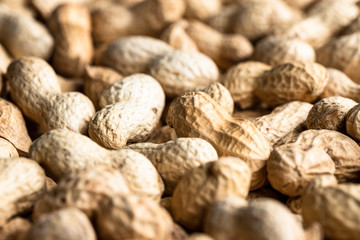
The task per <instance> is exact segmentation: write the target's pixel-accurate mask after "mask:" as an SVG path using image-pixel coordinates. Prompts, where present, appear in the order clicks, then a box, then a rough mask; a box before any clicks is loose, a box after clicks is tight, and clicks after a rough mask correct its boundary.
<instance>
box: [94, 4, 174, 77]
mask: <svg viewBox="0 0 360 240" xmlns="http://www.w3.org/2000/svg"><path fill="white" fill-rule="evenodd" d="M148 1H149V0H148ZM151 1H152V0H151ZM171 51H173V48H172V47H170V46H169V45H168V44H166V43H165V42H163V41H160V40H158V39H155V38H150V37H145V36H134V37H124V38H121V39H118V40H116V41H114V42H112V43H111V44H109V45H108V46H107V47H106V48H105V49H104V51H103V52H102V53H100V57H99V59H100V60H99V61H100V64H101V65H104V66H107V67H111V68H113V69H115V70H117V71H118V72H119V73H121V74H123V75H125V76H127V75H131V74H134V73H142V72H147V71H148V70H149V65H150V62H151V61H152V60H153V59H154V58H156V57H157V56H159V55H161V54H164V53H167V52H171Z"/></svg>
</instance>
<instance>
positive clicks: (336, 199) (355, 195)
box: [302, 184, 360, 239]
mask: <svg viewBox="0 0 360 240" xmlns="http://www.w3.org/2000/svg"><path fill="white" fill-rule="evenodd" d="M302 199H303V200H302V202H303V207H302V216H303V218H304V222H305V224H310V223H313V222H315V221H316V222H319V223H320V224H321V226H322V228H323V229H324V232H325V236H327V237H329V238H332V239H358V238H359V235H360V230H359V228H358V226H359V224H360V217H359V214H358V213H359V211H360V187H359V186H358V184H339V185H336V186H324V187H318V188H314V189H312V191H305V193H304V195H303V197H302Z"/></svg>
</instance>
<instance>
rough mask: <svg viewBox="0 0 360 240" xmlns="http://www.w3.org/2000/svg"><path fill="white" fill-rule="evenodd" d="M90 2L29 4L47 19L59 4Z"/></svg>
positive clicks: (34, 0) (65, 0)
mask: <svg viewBox="0 0 360 240" xmlns="http://www.w3.org/2000/svg"><path fill="white" fill-rule="evenodd" d="M90 1H91V0H51V1H43V0H31V4H32V5H33V6H34V7H35V8H36V10H37V11H38V12H39V13H40V14H41V16H43V18H45V19H48V18H49V17H50V15H51V13H52V12H53V11H54V10H55V9H56V8H57V7H58V6H60V5H61V4H66V3H75V4H82V3H87V2H90Z"/></svg>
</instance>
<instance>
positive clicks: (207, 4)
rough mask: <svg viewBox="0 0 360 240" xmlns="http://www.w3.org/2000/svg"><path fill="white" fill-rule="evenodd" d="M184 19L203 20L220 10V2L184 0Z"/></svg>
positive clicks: (213, 0) (218, 0) (212, 0)
mask: <svg viewBox="0 0 360 240" xmlns="http://www.w3.org/2000/svg"><path fill="white" fill-rule="evenodd" d="M185 3H186V9H185V17H186V18H190V19H199V20H205V19H207V18H209V17H211V16H213V15H215V14H216V13H218V12H219V11H220V10H221V7H222V6H221V5H222V4H221V3H222V2H221V0H185Z"/></svg>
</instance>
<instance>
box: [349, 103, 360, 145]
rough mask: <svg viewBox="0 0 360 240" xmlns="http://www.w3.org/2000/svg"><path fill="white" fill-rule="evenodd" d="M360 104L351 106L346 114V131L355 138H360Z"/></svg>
mask: <svg viewBox="0 0 360 240" xmlns="http://www.w3.org/2000/svg"><path fill="white" fill-rule="evenodd" d="M359 111H360V104H357V105H356V106H354V107H353V108H351V109H350V110H349V111H348V113H347V114H346V133H347V134H349V135H350V136H351V137H352V138H354V139H355V140H357V141H358V140H360V114H359Z"/></svg>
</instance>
